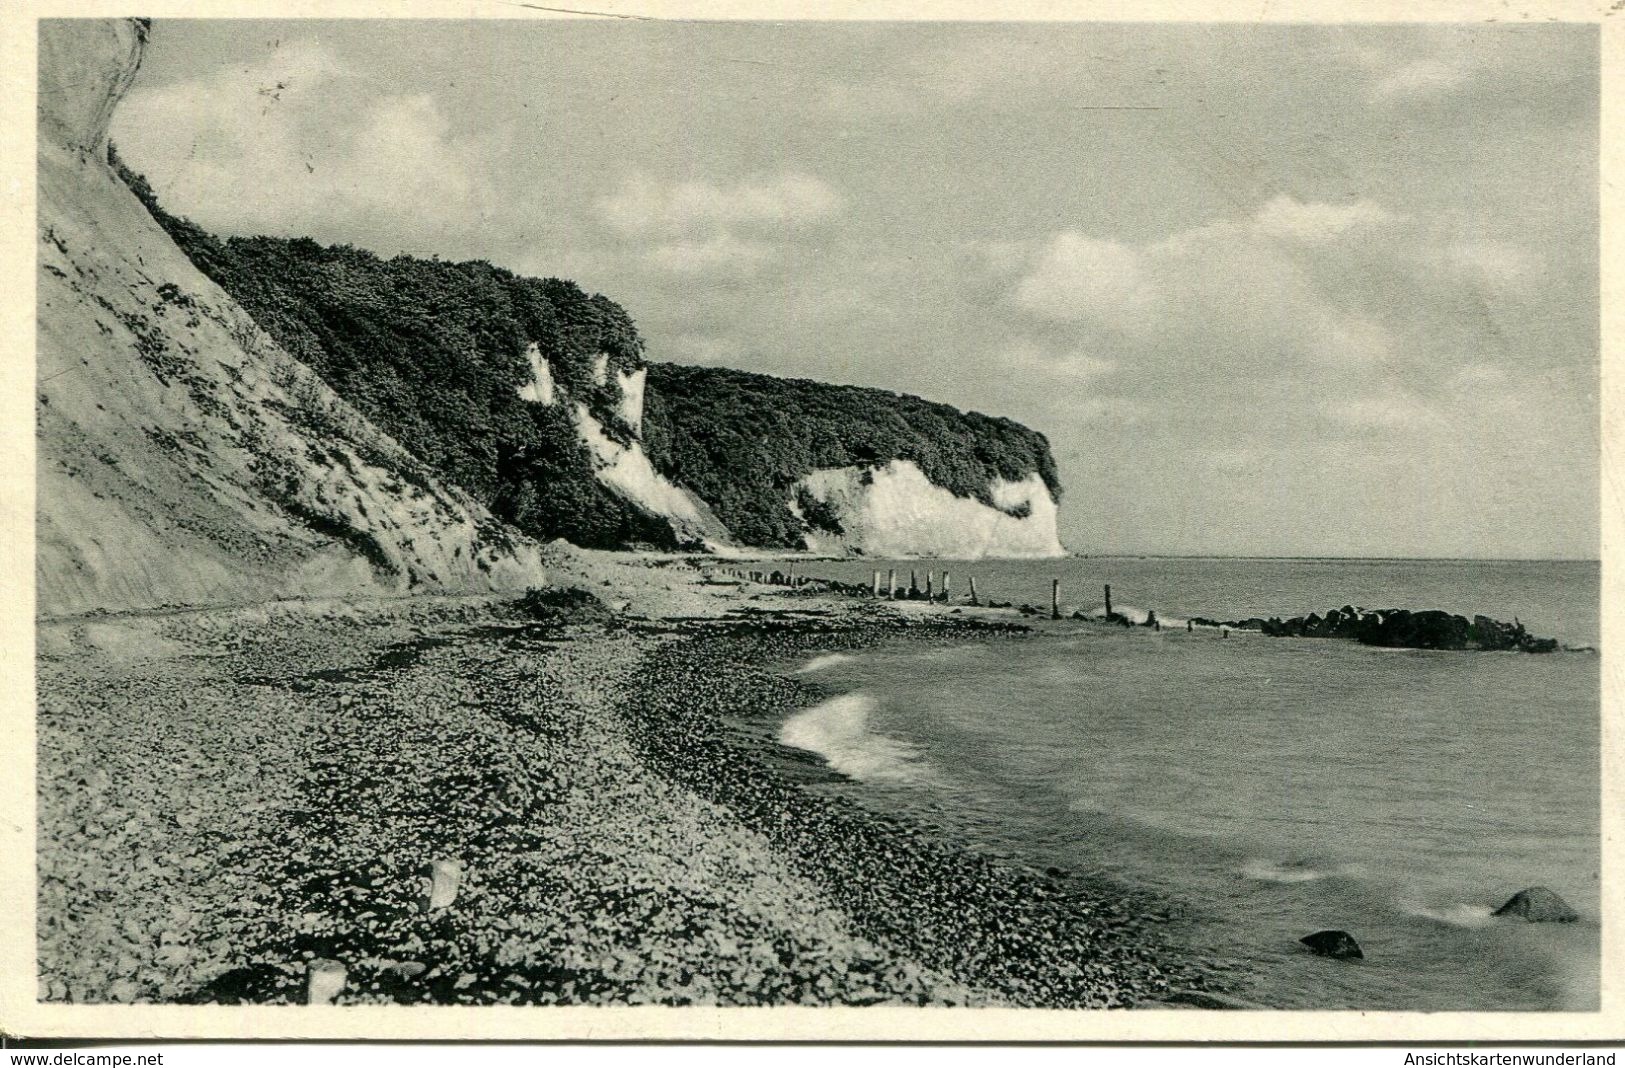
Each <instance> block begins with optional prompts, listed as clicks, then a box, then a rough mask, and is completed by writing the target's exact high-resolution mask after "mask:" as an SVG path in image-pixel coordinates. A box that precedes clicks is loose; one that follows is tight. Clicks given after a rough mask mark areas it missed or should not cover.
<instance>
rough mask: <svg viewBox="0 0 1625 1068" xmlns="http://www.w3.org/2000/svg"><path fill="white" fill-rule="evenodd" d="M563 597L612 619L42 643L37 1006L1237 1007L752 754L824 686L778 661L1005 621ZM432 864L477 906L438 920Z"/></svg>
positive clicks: (208, 631)
mask: <svg viewBox="0 0 1625 1068" xmlns="http://www.w3.org/2000/svg"><path fill="white" fill-rule="evenodd" d="M559 582H560V585H570V584H574V585H576V586H578V587H579V588H582V589H587V590H596V591H597V592H598V593H599V594H600V595H603V596H606V597H608V598H610V599H611V601H612V603H611V604H610V605H609V606H608V608H609V613H608V614H607V616H606V618H602V619H593V620H592V621H590V622H589V621H583V622H572V621H570V620H569V619H553V620H544V621H538V620H536V619H527V618H525V617H524V616H523V614H521V613H520V612H519V611H518V610H517V609H516V608H515V607H514V606H513V604H512V603H503V602H500V601H493V600H491V599H489V598H486V599H472V600H468V601H451V602H444V601H443V602H439V603H435V602H430V601H419V600H410V601H403V602H387V603H384V602H377V603H369V604H367V605H343V604H341V603H338V602H332V603H323V604H321V605H307V606H287V605H283V606H278V607H277V608H276V609H275V610H269V609H267V610H265V611H260V612H256V611H255V610H253V609H233V610H225V611H221V612H214V613H211V612H209V611H206V610H205V611H201V612H197V613H191V612H179V613H154V614H151V615H147V616H139V617H131V616H125V617H119V618H110V617H101V618H97V619H78V620H67V621H55V622H51V623H49V624H47V623H44V622H42V624H41V632H42V639H41V642H40V651H39V659H38V661H37V665H38V677H39V692H40V705H39V715H38V754H39V769H38V782H39V798H40V807H39V814H38V830H39V839H38V842H39V846H38V859H39V883H38V887H37V893H38V899H37V900H38V905H39V916H40V925H39V928H38V932H37V934H38V941H37V945H38V948H39V967H40V975H39V996H40V997H41V999H42V1000H46V1001H54V1002H92V1003H96V1002H124V1001H150V1002H178V1003H210V1002H217V1003H228V1004H229V1003H254V1004H259V1003H288V1002H294V1003H299V1002H303V1001H305V1000H306V984H307V982H308V980H309V977H310V975H311V974H312V973H313V971H319V970H320V969H321V968H323V967H337V968H341V969H342V975H343V987H342V990H341V991H340V992H339V993H338V994H337V996H336V998H337V1003H339V1004H348V1003H359V1004H365V1003H393V1002H405V1003H450V1004H501V1003H505V1004H678V1005H682V1004H695V1005H706V1004H716V1005H728V1004H745V1005H753V1004H844V1005H864V1004H903V1005H1022V1006H1045V1007H1072V1006H1115V1005H1126V1004H1158V1005H1163V1006H1168V1005H1170V1004H1173V1003H1178V1002H1181V1001H1183V1003H1185V1004H1187V1005H1190V1004H1197V1005H1206V1006H1212V1005H1216V1004H1223V1003H1224V1002H1223V999H1222V997H1221V996H1210V995H1207V994H1203V993H1202V992H1201V991H1202V988H1203V987H1204V986H1205V985H1206V980H1205V978H1204V974H1203V972H1202V971H1201V969H1200V967H1199V965H1198V962H1196V961H1194V960H1185V959H1184V958H1182V957H1181V955H1180V953H1179V951H1178V949H1177V947H1176V945H1175V944H1174V942H1173V941H1172V940H1171V939H1167V938H1165V937H1163V934H1164V932H1163V931H1161V930H1160V928H1159V920H1158V918H1157V917H1156V916H1152V915H1150V914H1148V912H1147V910H1148V909H1149V907H1150V906H1149V905H1148V903H1147V902H1146V901H1145V900H1142V899H1141V898H1140V897H1138V896H1136V895H1135V894H1133V893H1131V892H1129V891H1127V890H1124V889H1120V888H1114V887H1104V886H1099V885H1095V884H1092V883H1087V882H1084V881H1083V880H1077V879H1068V878H1064V877H1062V878H1056V877H1054V876H1052V875H1047V874H1044V873H1038V872H1033V871H1029V870H1026V869H1023V868H1021V867H1019V866H1018V865H1015V864H1012V863H1010V862H1006V861H1003V860H999V859H995V858H992V857H988V856H984V855H981V854H978V853H976V852H974V851H972V850H971V849H969V848H967V847H965V846H962V845H958V844H955V843H951V842H946V841H943V840H940V839H939V838H937V837H934V836H933V835H932V834H931V833H929V832H928V831H926V830H925V829H923V828H921V827H919V826H916V825H914V824H911V823H910V822H908V821H907V820H905V819H902V818H899V817H895V816H888V815H885V814H882V813H878V812H875V811H874V810H872V809H866V808H864V807H862V806H859V805H857V804H855V803H853V802H851V801H847V800H842V799H839V798H833V797H830V796H826V795H824V794H821V793H818V792H816V791H813V790H810V789H808V788H807V787H806V785H805V784H804V783H798V782H795V781H792V780H791V779H789V778H786V777H785V776H783V775H781V774H779V773H777V772H776V771H775V770H774V768H773V767H772V762H771V761H770V760H768V759H766V758H765V757H764V756H763V755H762V754H760V753H755V752H752V751H751V750H750V749H749V747H748V746H744V745H741V744H739V742H738V740H737V739H733V738H730V737H729V736H728V731H727V729H726V722H727V719H728V717H729V716H731V715H733V714H735V713H737V712H740V711H741V710H748V712H749V714H751V715H755V716H757V717H764V716H774V715H779V714H781V713H785V712H788V711H791V710H793V702H795V701H796V700H798V699H799V698H800V697H803V696H805V695H807V694H810V693H813V692H815V691H816V688H815V687H813V686H811V685H810V684H809V683H806V682H804V681H797V680H792V679H788V678H785V677H783V676H779V675H775V674H773V673H772V672H771V671H768V670H767V669H765V668H763V667H762V666H761V665H762V663H763V662H764V661H768V660H772V659H774V655H773V654H774V652H775V651H783V650H787V649H791V648H797V649H809V650H810V649H812V648H814V647H817V648H825V647H828V648H850V647H858V646H861V645H871V644H875V643H877V642H882V641H890V640H898V639H902V640H933V639H940V638H942V637H944V636H949V637H952V636H959V637H961V638H962V637H964V636H969V635H971V634H975V635H977V636H990V635H991V636H996V635H997V634H998V633H1000V632H1008V631H1009V630H1010V629H1012V627H1011V625H1003V624H996V623H992V624H990V623H985V622H972V621H968V620H964V619H960V618H958V617H954V616H952V615H950V614H949V612H948V611H946V610H944V611H941V612H929V613H924V614H922V613H918V612H909V613H902V612H889V611H885V610H878V611H877V610H876V609H875V608H873V607H870V606H865V605H862V604H858V603H854V602H853V601H852V600H851V599H849V598H843V597H839V596H836V597H821V596H817V595H809V594H807V593H804V592H797V593H795V594H793V595H790V596H785V594H788V593H789V591H779V590H772V591H769V590H765V589H764V590H756V589H751V588H744V589H740V588H732V589H730V588H726V587H723V588H720V589H719V588H718V585H720V584H713V583H711V582H710V581H709V580H708V579H707V578H706V577H705V576H704V575H703V573H702V572H700V571H699V570H698V569H696V568H694V567H692V566H690V565H685V564H682V563H679V562H673V561H668V562H650V561H638V560H629V559H626V558H618V557H614V556H613V555H612V554H591V553H581V554H578V555H576V556H575V557H573V558H572V559H571V561H570V562H569V564H568V565H567V566H566V567H565V568H564V569H563V573H561V575H560V577H559ZM922 615H923V618H919V617H921V616H922ZM1015 629H1024V628H1019V627H1016V628H1015ZM829 774H831V775H833V774H834V773H833V772H830V773H829ZM437 860H438V861H442V862H446V861H450V862H453V863H455V864H457V865H459V866H460V870H461V872H462V873H463V874H462V878H461V886H460V890H459V892H458V894H457V896H456V897H455V899H454V900H453V901H452V902H451V904H450V906H449V907H444V908H434V909H431V910H428V911H426V910H425V908H424V906H423V903H422V901H421V898H422V895H423V893H424V889H425V886H424V884H423V874H424V871H425V869H426V868H427V866H428V865H430V864H432V863H433V862H435V861H437ZM1142 913H1146V914H1142ZM1158 915H1161V914H1158ZM324 962H334V963H333V964H332V965H326V964H324ZM1178 991H1184V992H1185V993H1183V994H1180V993H1177V992H1178Z"/></svg>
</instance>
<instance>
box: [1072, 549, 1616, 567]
mask: <svg viewBox="0 0 1625 1068" xmlns="http://www.w3.org/2000/svg"><path fill="white" fill-rule="evenodd" d="M1067 556H1069V557H1071V558H1072V559H1097V560H1098V559H1107V560H1124V559H1141V560H1325V561H1374V562H1381V561H1386V562H1391V563H1478V564H1600V563H1602V558H1601V557H1600V556H1306V555H1299V554H1283V555H1272V554H1268V553H1149V552H1124V551H1118V550H1114V551H1111V552H1098V553H1086V552H1079V551H1072V552H1068V553H1067Z"/></svg>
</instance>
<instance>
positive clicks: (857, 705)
mask: <svg viewBox="0 0 1625 1068" xmlns="http://www.w3.org/2000/svg"><path fill="white" fill-rule="evenodd" d="M874 708H875V699H874V698H873V697H870V696H869V695H868V694H865V693H849V694H842V695H841V696H839V697H832V698H830V699H829V700H828V701H825V702H824V703H823V704H819V705H814V706H813V707H812V708H809V709H806V710H804V711H801V712H797V713H796V714H795V715H793V716H791V717H790V718H789V719H786V720H785V721H784V725H783V726H782V727H780V728H779V741H780V742H782V743H784V744H785V745H787V746H789V747H790V748H792V749H803V750H806V751H807V752H809V753H817V754H818V755H819V756H821V757H823V758H824V762H825V763H826V764H828V765H829V766H830V767H831V768H833V769H835V770H836V771H838V772H840V773H841V774H842V775H845V776H848V777H849V778H853V779H857V780H859V781H861V782H917V781H920V780H921V779H923V778H925V777H926V769H925V767H924V766H923V765H922V764H921V763H920V761H919V759H918V751H917V750H916V749H915V748H914V747H913V746H911V745H909V744H908V743H907V742H903V741H899V740H898V739H896V738H890V737H888V736H886V735H884V734H881V733H879V732H877V731H872V730H870V729H869V713H870V712H872V711H874Z"/></svg>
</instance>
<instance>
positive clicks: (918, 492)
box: [790, 460, 1066, 560]
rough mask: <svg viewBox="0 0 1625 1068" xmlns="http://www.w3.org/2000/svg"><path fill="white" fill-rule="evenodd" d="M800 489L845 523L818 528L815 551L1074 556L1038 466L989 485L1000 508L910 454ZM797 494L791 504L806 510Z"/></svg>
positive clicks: (826, 474) (832, 472)
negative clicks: (931, 475)
mask: <svg viewBox="0 0 1625 1068" xmlns="http://www.w3.org/2000/svg"><path fill="white" fill-rule="evenodd" d="M797 488H798V490H799V491H801V492H804V493H806V494H807V495H810V496H811V497H812V498H813V499H814V500H817V501H819V502H820V503H821V504H823V505H825V506H827V508H828V509H829V511H830V512H831V513H832V514H833V515H834V516H835V517H836V519H837V521H838V522H839V523H840V525H841V528H842V532H841V533H840V534H838V535H837V534H833V533H830V532H826V531H820V530H817V529H814V530H813V531H812V532H811V533H810V534H809V535H808V546H807V547H808V548H809V549H813V550H815V551H820V552H840V551H848V550H853V549H859V550H862V552H863V553H864V554H865V555H868V556H877V557H911V556H920V557H938V558H942V559H951V560H979V559H982V558H984V557H1008V558H1044V557H1055V556H1064V555H1066V550H1065V549H1063V548H1062V547H1061V541H1060V538H1059V536H1058V535H1057V534H1056V528H1055V516H1056V505H1055V501H1054V499H1052V498H1051V497H1050V493H1049V488H1048V487H1047V486H1045V485H1044V480H1043V479H1042V478H1040V477H1039V476H1038V473H1037V472H1036V471H1035V472H1033V473H1032V474H1031V475H1029V476H1027V478H1025V479H1023V480H1022V481H1020V482H1009V481H1006V480H1003V479H998V480H995V481H994V482H993V484H992V485H991V486H989V487H988V489H989V494H990V495H991V496H992V498H993V500H994V502H995V504H997V505H998V507H996V508H994V507H989V506H988V505H986V504H983V503H982V502H980V501H976V500H971V499H969V498H965V497H959V496H956V495H955V494H953V493H952V492H950V491H949V490H946V489H944V488H943V487H941V486H938V485H937V484H935V483H934V482H932V481H931V480H930V479H928V478H926V476H925V473H924V472H922V471H921V470H920V469H919V467H918V466H916V465H915V464H914V463H912V462H910V461H908V460H893V461H892V462H891V463H889V464H887V465H886V466H884V467H880V468H860V467H836V468H825V469H823V470H821V471H814V472H813V473H812V474H810V475H808V476H807V477H806V478H803V479H802V480H801V481H800V482H799V483H798V484H797ZM797 495H798V494H792V495H791V501H790V509H791V511H793V512H795V513H796V514H798V515H800V514H801V510H800V508H799V506H798V505H797V502H796V496H797ZM1012 512H1014V513H1016V514H1011V513H1012Z"/></svg>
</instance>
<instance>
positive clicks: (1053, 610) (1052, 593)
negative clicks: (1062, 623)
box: [1049, 579, 1061, 619]
mask: <svg viewBox="0 0 1625 1068" xmlns="http://www.w3.org/2000/svg"><path fill="white" fill-rule="evenodd" d="M1049 617H1050V618H1051V619H1060V618H1061V580H1060V579H1050V580H1049Z"/></svg>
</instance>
